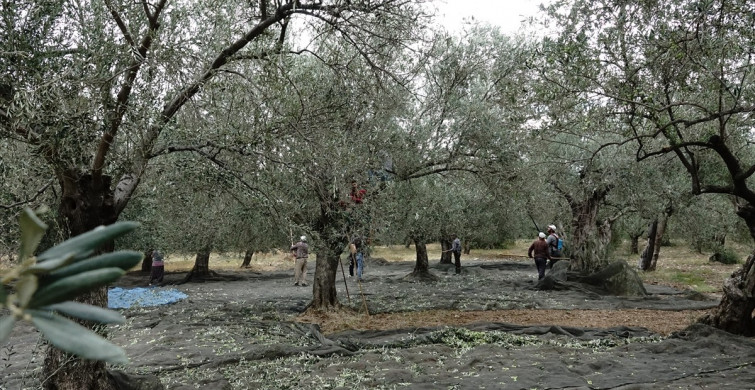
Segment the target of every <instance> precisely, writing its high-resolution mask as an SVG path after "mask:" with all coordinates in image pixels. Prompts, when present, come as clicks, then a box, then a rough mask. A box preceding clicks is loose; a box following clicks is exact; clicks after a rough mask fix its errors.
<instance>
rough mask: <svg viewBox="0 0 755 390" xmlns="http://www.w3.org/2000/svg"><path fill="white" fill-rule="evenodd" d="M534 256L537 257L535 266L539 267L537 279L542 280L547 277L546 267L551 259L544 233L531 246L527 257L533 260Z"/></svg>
mask: <svg viewBox="0 0 755 390" xmlns="http://www.w3.org/2000/svg"><path fill="white" fill-rule="evenodd" d="M533 255H534V257H535V266H536V267H537V279H538V280H540V279H542V278H544V277H545V265H546V264H547V262H548V260H549V259H550V258H551V254H550V251H549V250H548V243H547V242H545V233H543V232H540V233H539V234H538V235H537V239H535V241H534V242H533V243H532V245H530V249H529V250H527V257H529V258H532V257H533ZM551 261H553V260H551Z"/></svg>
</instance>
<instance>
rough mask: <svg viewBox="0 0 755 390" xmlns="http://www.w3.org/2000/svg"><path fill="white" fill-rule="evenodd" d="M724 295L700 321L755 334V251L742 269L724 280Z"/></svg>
mask: <svg viewBox="0 0 755 390" xmlns="http://www.w3.org/2000/svg"><path fill="white" fill-rule="evenodd" d="M723 293H724V295H723V297H722V298H721V303H719V304H718V307H716V308H715V309H713V310H712V311H711V312H710V313H708V314H707V315H706V316H705V317H703V318H701V319H700V322H702V323H705V324H708V325H711V326H715V327H716V328H719V329H723V330H725V331H727V332H730V333H734V334H740V335H744V336H755V321H754V320H753V316H752V313H753V310H755V252H753V254H751V255H750V256H748V257H747V261H746V262H745V264H744V265H743V266H742V268H741V269H739V270H737V271H736V272H734V273H733V274H732V275H731V277H730V278H729V279H727V280H726V281H724V288H723Z"/></svg>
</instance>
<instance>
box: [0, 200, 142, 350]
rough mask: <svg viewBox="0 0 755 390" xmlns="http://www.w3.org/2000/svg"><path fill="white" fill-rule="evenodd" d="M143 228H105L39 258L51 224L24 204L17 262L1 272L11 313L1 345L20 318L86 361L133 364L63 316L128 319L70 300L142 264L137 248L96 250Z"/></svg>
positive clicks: (0, 293) (2, 327)
mask: <svg viewBox="0 0 755 390" xmlns="http://www.w3.org/2000/svg"><path fill="white" fill-rule="evenodd" d="M138 226H139V224H138V223H136V222H117V223H114V224H112V225H109V226H100V227H97V228H95V229H94V230H91V231H89V232H86V233H84V234H81V235H78V236H76V237H73V238H71V239H68V240H66V241H64V242H62V243H60V244H58V245H56V246H54V247H52V248H50V249H48V250H46V251H44V252H42V253H41V254H39V255H37V256H34V252H35V251H36V249H37V246H38V245H39V243H40V241H41V240H42V237H43V236H44V234H45V231H46V230H47V225H45V224H44V223H43V222H42V221H41V220H40V219H39V217H37V214H35V212H34V211H32V210H31V209H29V208H25V209H24V210H23V212H22V213H21V216H20V218H19V227H20V230H21V245H20V248H19V256H18V264H17V265H16V266H14V267H13V268H11V269H10V270H8V271H6V272H4V273H2V274H0V309H1V308H8V310H9V311H10V315H8V316H4V317H1V318H0V344H3V343H4V342H5V341H6V340H7V338H8V336H9V335H10V333H11V330H13V325H14V324H15V323H16V321H30V322H31V323H32V324H33V325H34V327H36V328H37V329H38V330H39V331H40V332H41V333H42V335H43V336H44V337H45V339H47V340H48V341H49V342H50V343H51V344H52V345H54V346H55V347H57V348H59V349H61V350H63V351H65V352H68V353H71V354H74V355H76V356H79V357H81V358H84V359H90V360H100V361H104V362H108V363H120V364H125V363H128V358H127V357H126V353H125V352H124V351H123V349H121V348H120V347H118V346H116V345H114V344H112V343H110V342H109V341H107V340H105V339H104V338H102V337H101V336H100V335H98V334H97V333H95V332H93V331H91V330H90V329H88V328H86V327H84V326H82V325H79V324H78V323H76V322H75V321H72V320H70V319H68V318H66V317H64V316H63V315H65V316H68V317H72V318H77V319H80V320H86V321H92V322H96V323H100V324H121V323H123V322H124V321H125V318H124V317H123V316H122V315H121V314H120V313H118V312H115V311H112V310H108V309H105V308H102V307H98V306H92V305H88V304H84V303H79V302H74V301H71V299H74V298H76V297H77V296H79V295H81V294H83V293H86V292H88V291H91V290H93V289H96V288H98V287H102V286H105V285H107V284H109V283H112V282H114V281H116V280H118V279H119V278H120V277H121V276H123V274H125V273H126V271H127V270H129V269H131V268H132V267H134V266H135V265H136V264H138V263H139V262H141V260H142V254H141V253H139V252H135V251H117V252H111V253H105V254H101V255H95V253H96V250H97V248H99V247H100V246H102V245H103V244H105V243H107V242H110V241H112V240H114V239H115V238H117V237H120V236H122V235H124V234H126V233H128V232H130V231H132V230H134V229H136V228H137V227H138ZM9 286H12V287H11V288H9Z"/></svg>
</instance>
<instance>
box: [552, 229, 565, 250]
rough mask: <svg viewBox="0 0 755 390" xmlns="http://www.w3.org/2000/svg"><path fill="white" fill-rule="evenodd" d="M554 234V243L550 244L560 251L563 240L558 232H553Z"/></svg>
mask: <svg viewBox="0 0 755 390" xmlns="http://www.w3.org/2000/svg"><path fill="white" fill-rule="evenodd" d="M554 236H556V243H555V245H551V246H552V247H553V248H554V249H555V250H557V251H559V252H560V251H561V250H563V249H564V240H562V239H561V237H559V236H558V234H555V233H554Z"/></svg>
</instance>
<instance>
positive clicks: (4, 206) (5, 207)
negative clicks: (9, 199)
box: [0, 178, 55, 210]
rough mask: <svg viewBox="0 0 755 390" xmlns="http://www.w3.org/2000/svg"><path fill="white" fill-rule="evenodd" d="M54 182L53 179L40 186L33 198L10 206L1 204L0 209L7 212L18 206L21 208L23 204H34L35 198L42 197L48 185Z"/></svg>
mask: <svg viewBox="0 0 755 390" xmlns="http://www.w3.org/2000/svg"><path fill="white" fill-rule="evenodd" d="M54 181H55V179H54V178H53V179H50V181H48V182H47V184H45V185H44V186H42V187H41V188H40V189H38V190H37V193H36V194H34V195H33V196H32V197H31V198H29V199H26V200H22V201H18V202H16V203H12V204H9V205H2V204H0V209H6V210H8V209H12V208H16V207H18V206H22V205H25V204H29V203H31V202H34V201H35V200H37V198H39V196H40V195H42V194H43V193H44V192H45V191H46V190H47V188H48V187H50V185H51V184H52V183H53V182H54Z"/></svg>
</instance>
